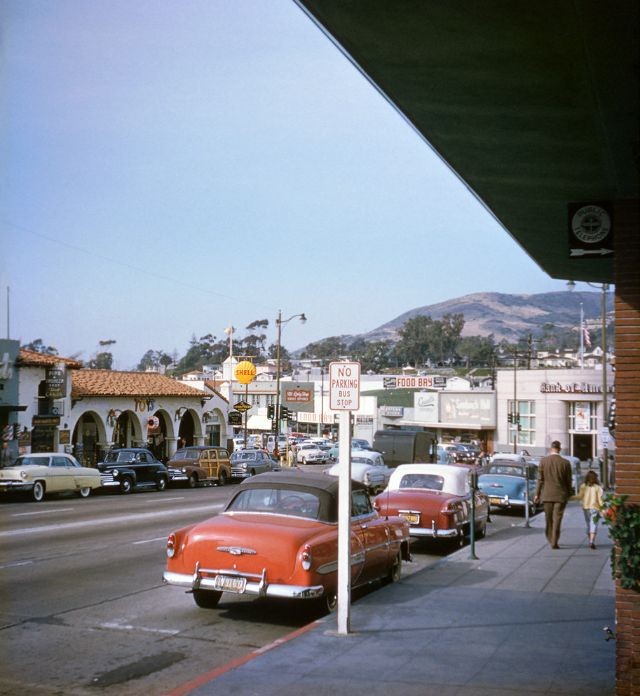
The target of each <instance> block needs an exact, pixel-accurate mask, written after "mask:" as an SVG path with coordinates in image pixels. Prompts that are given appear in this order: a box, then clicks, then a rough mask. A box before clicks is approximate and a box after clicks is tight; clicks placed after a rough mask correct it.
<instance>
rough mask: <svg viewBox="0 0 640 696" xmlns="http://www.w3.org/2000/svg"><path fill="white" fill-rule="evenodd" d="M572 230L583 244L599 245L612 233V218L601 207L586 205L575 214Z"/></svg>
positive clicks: (572, 220)
mask: <svg viewBox="0 0 640 696" xmlns="http://www.w3.org/2000/svg"><path fill="white" fill-rule="evenodd" d="M571 230H572V231H573V234H574V235H575V236H576V238H577V239H579V240H580V241H581V242H584V243H585V244H597V243H598V242H601V241H602V240H603V239H605V238H606V237H607V235H608V234H609V232H610V231H611V218H610V216H609V213H608V212H607V211H606V210H605V209H604V208H601V207H600V206H599V205H585V206H583V207H582V208H579V209H578V210H576V212H575V213H574V215H573V218H572V219H571Z"/></svg>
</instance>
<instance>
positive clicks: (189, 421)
mask: <svg viewBox="0 0 640 696" xmlns="http://www.w3.org/2000/svg"><path fill="white" fill-rule="evenodd" d="M195 436H196V424H195V421H194V420H193V415H192V413H191V411H186V412H185V413H184V414H183V416H182V418H181V419H180V425H179V426H178V449H179V448H180V447H186V446H188V445H194V444H196V443H195Z"/></svg>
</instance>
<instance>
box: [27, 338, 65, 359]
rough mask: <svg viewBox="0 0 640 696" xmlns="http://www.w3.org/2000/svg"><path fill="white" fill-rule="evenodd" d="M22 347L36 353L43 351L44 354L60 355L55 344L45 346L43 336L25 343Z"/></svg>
mask: <svg viewBox="0 0 640 696" xmlns="http://www.w3.org/2000/svg"><path fill="white" fill-rule="evenodd" d="M20 348H23V349H24V350H32V351H34V352H35V353H43V354H44V355H58V349H57V348H54V347H53V346H45V344H44V343H43V341H42V339H41V338H36V339H34V340H33V341H31V343H25V345H23V346H20Z"/></svg>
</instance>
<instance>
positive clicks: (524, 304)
mask: <svg viewBox="0 0 640 696" xmlns="http://www.w3.org/2000/svg"><path fill="white" fill-rule="evenodd" d="M600 301H601V294H600V293H599V292H569V291H564V292H547V293H540V294H537V295H508V294H504V293H498V292H478V293H473V294H471V295H464V296H463V297H458V298H456V299H453V300H447V301H446V302H438V303H437V304H432V305H425V306H423V307H417V308H415V309H410V310H409V311H407V312H405V313H404V314H400V316H398V317H396V318H395V319H392V320H391V321H388V322H387V323H386V324H382V325H381V326H379V327H378V328H376V329H373V330H372V331H369V332H367V333H363V334H357V335H344V336H341V337H340V338H341V339H342V340H343V341H345V342H346V343H347V344H348V343H351V342H352V341H354V340H355V339H357V338H364V339H365V340H367V341H386V340H391V341H394V342H395V341H397V340H398V339H399V336H398V329H400V328H401V327H402V325H403V324H404V323H405V322H406V321H407V320H408V319H412V318H413V317H417V316H420V315H423V316H430V317H431V318H432V319H442V317H443V316H444V315H445V314H463V315H464V320H465V324H464V329H463V330H462V335H463V336H488V335H489V334H493V335H494V337H495V340H496V342H499V341H501V340H502V339H505V340H507V341H510V342H513V341H515V340H517V339H518V338H519V337H521V336H525V335H527V334H528V333H533V334H534V335H536V334H538V333H540V330H541V329H542V326H543V325H544V324H553V325H555V326H557V327H559V328H569V329H570V328H576V329H577V328H578V326H579V325H580V304H581V303H582V307H583V311H584V318H585V322H587V321H588V322H589V323H593V322H594V321H598V322H599V321H600V316H601V315H600V312H601V309H600ZM607 301H608V307H607V311H608V312H610V311H612V308H613V293H609V295H608V297H607Z"/></svg>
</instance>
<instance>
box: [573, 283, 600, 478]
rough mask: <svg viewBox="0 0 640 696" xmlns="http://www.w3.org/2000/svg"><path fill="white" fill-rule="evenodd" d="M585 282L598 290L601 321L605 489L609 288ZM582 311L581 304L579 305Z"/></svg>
mask: <svg viewBox="0 0 640 696" xmlns="http://www.w3.org/2000/svg"><path fill="white" fill-rule="evenodd" d="M585 283H586V284H587V285H589V286H591V287H592V288H597V289H598V290H600V293H601V294H600V321H601V323H602V406H601V409H602V428H601V430H600V438H601V440H602V486H603V488H604V489H605V490H606V489H607V488H608V487H609V448H608V447H607V441H606V440H605V438H604V437H603V434H604V433H603V431H604V429H605V428H606V427H607V411H608V402H607V390H608V384H607V292H608V290H609V284H608V283H590V282H588V281H585ZM575 286H576V284H575V282H574V281H573V280H570V281H568V283H567V287H568V288H569V290H573V289H574V288H575ZM580 309H581V311H582V304H581V305H580ZM580 334H581V339H582V321H581V324H580Z"/></svg>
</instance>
